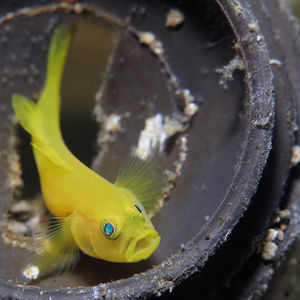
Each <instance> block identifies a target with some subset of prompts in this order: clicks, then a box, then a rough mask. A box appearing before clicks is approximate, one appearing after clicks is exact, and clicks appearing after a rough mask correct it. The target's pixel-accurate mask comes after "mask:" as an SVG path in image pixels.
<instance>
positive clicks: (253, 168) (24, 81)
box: [0, 0, 294, 299]
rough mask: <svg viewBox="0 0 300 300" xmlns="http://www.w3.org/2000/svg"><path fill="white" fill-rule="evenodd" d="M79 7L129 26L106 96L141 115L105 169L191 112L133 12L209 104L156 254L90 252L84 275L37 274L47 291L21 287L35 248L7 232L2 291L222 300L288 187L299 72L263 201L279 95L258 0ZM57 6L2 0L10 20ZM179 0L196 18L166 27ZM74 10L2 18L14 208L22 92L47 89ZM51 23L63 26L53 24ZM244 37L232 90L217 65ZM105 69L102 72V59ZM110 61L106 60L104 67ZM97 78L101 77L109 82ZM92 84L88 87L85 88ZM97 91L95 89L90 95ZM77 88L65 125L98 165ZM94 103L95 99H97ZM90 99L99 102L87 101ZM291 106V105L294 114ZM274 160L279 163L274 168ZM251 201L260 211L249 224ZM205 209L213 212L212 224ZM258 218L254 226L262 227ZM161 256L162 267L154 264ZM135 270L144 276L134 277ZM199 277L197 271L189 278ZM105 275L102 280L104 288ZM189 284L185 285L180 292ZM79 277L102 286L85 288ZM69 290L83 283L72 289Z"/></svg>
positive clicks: (115, 107)
mask: <svg viewBox="0 0 300 300" xmlns="http://www.w3.org/2000/svg"><path fill="white" fill-rule="evenodd" d="M80 3H81V4H86V5H97V7H98V8H99V9H101V10H100V11H101V12H103V11H102V9H104V11H105V12H107V13H111V14H113V15H115V16H117V17H118V18H119V19H120V22H119V21H118V20H117V21H116V23H117V25H116V27H118V28H119V29H115V30H117V31H119V32H120V35H119V40H118V44H117V47H116V49H115V56H114V61H113V62H112V65H111V68H110V70H109V77H108V78H109V80H108V82H107V85H106V86H105V90H104V94H103V107H104V108H105V111H106V113H112V112H116V113H125V112H127V111H130V112H132V115H133V116H134V118H128V119H126V120H125V121H124V123H122V126H123V129H124V132H123V133H122V134H120V136H118V137H117V138H116V140H115V142H114V143H112V144H111V145H110V146H109V152H108V154H107V155H106V156H104V158H103V162H102V164H101V169H99V170H97V171H99V172H101V174H103V175H105V176H107V177H109V178H113V176H114V171H116V170H117V166H118V165H119V164H120V161H121V160H122V158H123V157H124V149H127V150H126V151H128V152H129V151H130V147H132V145H133V144H134V143H136V142H137V139H138V135H139V132H140V130H141V129H143V126H144V120H145V119H146V118H148V117H149V116H152V115H153V114H155V113H158V112H160V113H163V114H168V115H173V114H178V113H180V108H179V107H178V100H177V98H176V96H175V94H174V87H173V86H172V85H171V84H170V82H169V80H168V79H169V78H168V77H167V76H166V75H165V74H164V73H163V72H162V69H163V68H162V65H161V62H160V60H159V58H158V57H157V56H155V55H153V54H151V53H150V52H149V49H148V48H147V47H145V46H142V45H140V43H139V42H138V40H137V39H136V38H135V37H134V36H133V35H132V34H130V33H129V32H128V31H126V28H125V27H124V26H122V24H123V23H122V22H123V21H124V23H125V20H127V21H128V18H129V19H130V25H132V26H133V27H134V28H135V29H137V30H141V31H151V32H153V33H155V35H156V36H157V38H158V39H159V40H161V41H162V43H163V45H164V49H165V59H166V61H167V63H168V65H169V67H170V69H171V70H172V72H173V74H174V75H175V76H176V77H177V78H178V82H179V85H180V87H181V88H188V89H190V91H191V92H192V94H193V95H194V96H195V97H196V98H201V99H202V100H203V102H202V104H201V105H200V107H199V111H198V113H197V115H196V116H195V118H194V120H193V122H192V125H191V127H190V129H188V131H187V132H188V134H189V137H188V141H189V143H188V147H189V152H188V159H187V161H186V163H185V164H184V168H183V174H182V176H181V177H180V179H179V181H178V182H177V186H176V188H175V189H174V190H173V191H172V193H171V197H170V199H169V200H168V201H167V202H166V203H165V205H164V207H163V208H162V210H161V211H160V213H159V214H158V215H157V216H156V217H155V219H154V224H155V226H156V228H157V230H158V232H159V233H160V234H161V236H162V243H161V245H160V247H159V249H158V250H157V251H156V252H155V253H154V255H153V256H152V257H151V259H150V260H148V261H146V262H144V263H138V264H134V265H118V264H111V263H107V262H102V261H97V260H94V259H90V258H84V259H83V260H82V262H81V264H80V265H79V266H78V268H77V269H76V270H75V271H74V272H73V273H68V274H64V275H61V276H53V277H50V278H47V279H44V280H42V281H39V282H37V283H36V284H35V285H37V286H36V287H30V286H26V287H22V286H16V284H17V283H21V282H22V277H21V273H20V268H19V265H20V264H21V263H22V261H23V259H24V257H25V256H26V252H24V250H22V249H18V248H13V247H11V246H7V245H6V244H5V243H4V242H3V241H2V240H1V241H0V253H1V254H0V264H1V266H2V267H1V269H0V270H1V271H0V294H1V295H2V296H3V297H5V296H12V297H16V298H19V299H24V298H26V297H27V298H30V299H42V298H43V297H44V298H45V299H46V298H49V297H50V296H51V297H52V299H67V298H72V299H82V298H83V297H84V298H85V299H93V298H97V297H98V298H99V297H101V294H102V295H104V294H105V296H106V298H107V299H110V298H116V299H126V298H128V297H131V298H141V297H142V298H143V297H150V296H154V295H160V294H162V293H166V292H168V291H171V290H174V293H172V294H171V295H170V297H171V298H172V299H173V297H178V298H179V297H183V299H184V297H186V296H189V299H191V295H195V293H194V292H192V291H194V289H195V287H197V288H198V290H199V294H197V296H196V297H198V296H200V295H202V296H206V297H207V298H206V299H208V297H217V296H218V292H219V291H218V290H216V288H215V286H216V285H217V286H218V287H220V288H221V287H222V286H223V283H224V282H225V283H227V282H228V281H226V280H229V279H230V278H232V277H234V275H235V273H236V272H237V270H240V269H241V266H242V264H243V262H244V261H245V259H246V258H248V257H249V256H250V255H251V254H252V253H253V252H254V251H255V249H256V246H257V244H258V243H259V239H261V238H262V236H263V234H264V232H265V231H266V229H267V226H268V223H269V219H270V218H271V216H272V214H273V212H274V211H275V209H276V207H277V205H278V202H279V199H280V196H281V195H282V193H283V187H284V184H285V180H286V177H287V175H288V171H289V164H288V162H289V159H290V157H289V153H290V152H289V148H290V145H291V144H292V143H293V130H294V129H293V124H294V123H293V122H294V119H293V118H294V117H293V114H294V112H293V109H291V108H293V104H292V102H290V99H291V97H289V96H288V95H287V94H286V93H285V92H283V91H291V88H290V87H289V86H286V85H285V79H286V78H287V76H288V75H287V74H286V72H284V71H281V73H280V72H279V73H278V74H277V73H276V72H275V73H276V74H275V80H274V83H275V96H276V98H279V101H278V102H277V107H276V109H279V110H280V111H282V115H281V114H278V116H277V119H276V126H277V127H275V134H276V137H275V140H274V144H273V145H274V146H275V145H278V146H276V147H281V146H283V147H284V151H283V152H279V154H278V152H277V154H276V148H274V149H275V150H274V151H273V154H272V157H271V159H272V161H271V162H272V165H273V166H275V165H276V168H275V169H274V170H275V174H274V180H275V183H274V184H273V183H272V184H271V185H269V186H272V187H273V186H274V188H273V189H272V191H271V192H270V194H271V195H276V197H275V198H272V197H268V198H264V199H261V198H260V197H259V196H257V197H255V198H253V199H252V197H253V194H254V193H255V191H256V189H257V185H258V182H259V180H260V177H261V175H262V172H263V169H264V166H265V163H266V160H267V157H268V153H269V149H270V148H271V137H272V128H273V121H274V102H273V100H274V98H273V92H274V91H273V82H272V74H271V68H270V64H269V58H270V57H269V56H268V52H267V46H266V44H265V41H266V40H267V41H268V39H266V40H265V39H264V36H263V34H266V33H264V31H263V32H261V31H260V30H261V29H260V27H255V26H254V27H253V24H254V25H255V24H256V21H255V18H254V16H253V14H252V12H251V10H250V7H249V5H248V4H247V1H239V2H231V1H229V0H228V1H225V0H222V1H221V0H220V1H217V2H216V3H213V2H212V1H190V2H185V3H181V2H180V1H178V2H177V1H176V2H174V1H154V2H153V1H151V3H150V1H138V2H136V1H126V3H125V2H124V1H104V0H103V1H80ZM46 4H47V5H48V4H57V2H55V1H22V3H20V2H19V1H5V3H3V4H2V3H1V12H2V14H3V16H4V15H5V13H8V12H14V11H16V10H17V9H19V8H22V7H25V6H26V5H28V6H34V7H38V6H39V5H46ZM175 4H176V6H178V7H179V8H180V9H181V10H182V11H183V12H184V14H185V22H184V24H183V26H182V27H180V29H178V30H170V29H168V28H166V27H165V25H164V21H165V14H166V13H167V11H168V10H169V8H171V7H173V6H174V5H175ZM2 6H3V7H2ZM87 8H88V9H87V10H89V11H90V12H89V13H85V14H87V15H88V14H91V12H94V13H95V14H96V15H97V14H98V15H99V13H98V11H97V10H93V9H92V8H91V7H90V6H89V7H87ZM75 17H78V16H76V15H75V14H73V15H72V14H67V15H66V14H65V13H64V10H63V9H60V10H59V12H55V13H42V14H39V15H36V16H31V17H28V16H24V15H19V16H16V17H14V18H12V20H8V21H7V22H4V23H3V24H2V23H1V20H0V34H1V36H2V37H6V39H5V38H2V39H1V41H0V46H1V47H0V52H1V61H0V67H1V68H0V70H2V69H3V70H4V68H5V67H7V68H8V69H7V71H6V72H7V77H8V80H9V83H7V82H3V81H0V88H1V95H2V97H1V101H2V102H1V107H3V112H2V109H1V118H3V121H2V127H1V132H0V133H1V153H3V155H2V156H1V157H0V159H1V161H0V167H1V168H3V172H1V173H0V174H1V175H0V176H3V178H2V181H0V183H1V191H2V193H1V202H0V205H1V209H2V211H4V210H5V208H6V206H7V205H8V203H9V201H10V198H11V193H12V189H11V188H9V186H8V184H7V177H8V174H9V172H11V171H10V169H11V168H10V167H9V162H10V161H11V159H10V157H9V153H10V152H11V151H12V150H13V149H12V148H11V147H12V146H11V143H10V142H9V139H10V136H11V135H12V134H13V133H12V130H11V129H10V128H11V126H12V125H11V116H12V110H11V107H10V99H11V94H12V93H13V92H16V91H17V92H19V93H22V94H25V95H27V96H30V97H32V96H33V95H34V93H37V92H38V91H39V90H40V89H41V87H42V85H43V78H44V77H43V76H44V75H43V74H44V73H45V66H46V53H47V49H48V43H49V39H50V37H51V32H52V29H53V27H55V26H56V25H57V24H60V23H62V22H66V21H67V22H69V21H70V20H71V19H72V18H75ZM50 21H51V22H50ZM49 22H50V24H53V25H52V26H50V29H47V28H48V27H47V25H48V24H49ZM108 23H109V22H108ZM46 24H47V25H46ZM250 24H252V25H251V26H250ZM8 25H10V28H9V30H8V28H7V26H8ZM25 27H26V28H27V31H28V33H25V34H24V33H23V31H21V30H20V29H19V28H25ZM7 30H8V32H7ZM45 30H46V31H45ZM266 35H267V34H266ZM236 42H237V43H238V46H239V52H240V55H241V57H242V60H243V62H244V63H245V67H246V68H245V71H244V72H240V71H237V72H235V73H234V80H233V81H232V82H229V83H228V87H229V88H228V90H227V91H226V90H225V89H224V88H223V87H222V86H220V85H219V84H218V80H219V78H220V74H217V73H216V72H215V69H216V68H218V67H222V66H224V65H226V64H228V63H229V61H230V60H231V59H232V58H233V57H234V55H235V54H236V50H235V49H234V44H235V43H236ZM4 43H5V46H4ZM95 43H96V42H95ZM91 45H92V44H91ZM80 51H83V52H84V51H85V50H84V49H81V50H80ZM26 53H29V55H28V56H29V57H27V58H26V57H24V59H23V58H22V59H14V57H12V56H11V54H15V56H16V58H19V54H20V55H23V54H26ZM82 57H83V58H82ZM82 57H81V58H80V59H82V63H87V60H86V59H84V55H83V56H82ZM32 60H34V61H35V64H36V65H37V69H38V70H39V76H37V75H36V77H35V78H34V82H33V83H31V84H29V83H28V78H29V77H31V76H35V75H34V74H31V73H30V72H31V71H30V70H31V69H30V68H29V66H30V64H32ZM22 68H25V69H28V70H29V71H28V72H29V74H28V72H25V74H23V73H24V72H23V73H22V72H21V75H18V73H19V72H16V70H19V69H22ZM99 68H100V69H101V67H100V63H99ZM103 69H105V63H104V67H103V66H102V71H103ZM79 70H80V69H79ZM87 71H88V70H85V72H87ZM73 72H74V73H76V70H72V71H70V73H73ZM22 74H23V75H22ZM67 76H71V78H72V79H73V77H72V74H71V75H68V73H67V72H66V74H65V78H64V80H65V82H68V78H67ZM86 76H88V75H86ZM70 80H71V79H69V82H70ZM76 80H77V81H76ZM98 80H99V85H100V82H101V78H100V77H99V79H98ZM30 82H32V81H30ZM72 82H73V84H74V86H80V84H81V79H80V77H78V78H77V79H76V78H75V79H74V81H72ZM96 85H97V82H95V81H94V83H93V84H92V87H91V89H94V90H96ZM83 88H86V86H85V85H83ZM80 93H82V94H80ZM89 93H90V94H91V91H89ZM76 94H79V95H84V91H81V92H80V89H79V90H78V93H76ZM68 95H69V96H68ZM70 95H72V86H71V87H70V90H69V91H68V89H67V88H66V90H65V98H66V102H65V103H66V104H65V106H63V115H62V116H63V120H64V119H65V120H67V122H66V121H63V122H65V123H63V124H62V125H63V131H64V132H65V133H64V136H65V138H66V140H68V141H69V142H68V143H69V146H70V148H71V150H72V151H73V152H74V153H75V154H76V155H77V156H82V159H83V160H84V159H86V162H87V163H90V162H91V157H92V156H93V155H94V154H95V148H93V147H90V146H89V147H90V148H89V149H90V150H88V151H87V152H86V151H82V150H83V148H84V147H82V148H81V147H78V143H76V140H78V136H77V135H73V134H72V132H78V128H82V127H84V126H79V127H78V124H87V126H86V128H87V129H86V130H87V131H86V133H87V132H88V133H89V134H90V132H91V131H90V130H92V132H94V133H93V134H90V136H88V134H86V133H84V131H83V133H81V135H80V141H81V142H80V144H81V145H85V144H88V143H90V144H92V145H95V143H96V129H97V124H96V123H95V121H93V119H92V113H91V110H92V106H93V105H92V100H89V101H88V102H85V101H83V100H82V102H81V100H80V99H79V98H80V97H78V99H77V100H76V103H77V104H76V107H78V110H77V112H76V111H75V112H74V111H73V113H72V114H71V113H70V114H68V107H69V108H73V107H74V105H71V104H70V102H69V104H68V100H67V99H68V97H70ZM285 96H286V97H285ZM89 99H92V96H91V95H90V96H89ZM87 103H88V104H87ZM63 105H64V104H63ZM87 106H88V107H89V109H86V107H87ZM281 108H283V110H281ZM80 110H82V111H83V113H84V117H83V116H81V114H78V111H80ZM289 112H292V113H291V115H289V116H288V117H287V113H289ZM78 118H80V119H78ZM90 120H92V121H90ZM85 122H87V123H85ZM73 123H75V124H77V127H76V125H75V127H73V125H72V124H73ZM100 130H101V128H100ZM286 131H288V132H289V133H290V134H289V135H287V136H285V135H284V133H285V132H286ZM84 137H86V138H87V140H86V141H84V140H83V138H84ZM80 144H79V146H80ZM8 145H10V148H8ZM76 145H77V146H76ZM100 147H101V145H100ZM96 149H97V148H96ZM100 150H101V149H100ZM177 151H178V149H177V147H176V145H175V146H174V147H173V148H172V147H171V148H170V151H169V152H168V155H165V156H164V157H162V158H161V159H162V161H163V164H164V166H166V167H170V166H171V165H172V163H173V162H174V159H175V157H176V153H177ZM278 155H279V157H278ZM28 157H29V156H28ZM28 159H29V158H28ZM31 159H32V158H31ZM25 160H26V161H27V159H25ZM270 168H271V170H273V169H272V166H271V167H270ZM266 172H268V171H266ZM271 173H273V171H271ZM28 174H33V173H30V172H29V173H28ZM265 174H267V173H264V175H265ZM28 176H29V177H31V175H28ZM32 176H36V174H35V175H34V174H33V175H32ZM0 179H1V178H0ZM24 181H25V182H26V180H24ZM27 184H30V181H27ZM34 191H35V192H38V185H36V187H35V188H33V192H34ZM23 196H24V195H23ZM251 199H252V200H251ZM249 205H250V206H249ZM248 207H249V209H248ZM247 209H248V210H249V211H248V212H247V213H246V214H245V216H244V218H243V219H242V221H241V223H240V224H238V223H239V221H240V218H241V217H242V216H243V214H244V212H245V211H246V210H247ZM205 216H209V221H208V222H207V220H206V218H205ZM253 218H255V223H256V226H255V227H251V224H252V222H253ZM249 229H250V230H249ZM241 237H243V239H241ZM224 242H225V244H224ZM182 244H184V248H183V249H181V245H182ZM223 244H224V245H223ZM241 244H242V246H243V247H242V248H241ZM222 245H223V247H221V246H222ZM220 247H221V248H220ZM8 258H9V259H8ZM153 264H155V265H157V266H156V267H152V265H153ZM203 268H204V269H203ZM202 269H203V270H202ZM201 270H202V271H201ZM199 271H201V272H199ZM140 272H143V273H140ZM197 272H199V273H197ZM135 273H137V274H136V275H134V274H135ZM193 273H197V274H195V275H193V276H192V277H191V278H190V279H188V278H189V277H190V276H191V275H192V274H193ZM124 278H127V279H124ZM111 280H112V281H111ZM199 280H200V281H199ZM108 281H110V282H108ZM106 282H108V283H106ZM199 282H201V287H202V288H201V289H200V285H199ZM98 283H101V284H100V285H97V284H98ZM180 283H182V286H181V287H179V288H175V286H176V285H179V284H180ZM80 285H92V286H90V287H82V288H78V287H77V286H80ZM38 286H41V287H38ZM68 286H72V287H73V288H71V289H66V287H68ZM46 287H51V288H52V289H47V288H46ZM54 288H58V289H54ZM212 290H213V292H212ZM198 298H199V297H198Z"/></svg>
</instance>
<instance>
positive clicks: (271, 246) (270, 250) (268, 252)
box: [261, 242, 278, 260]
mask: <svg viewBox="0 0 300 300" xmlns="http://www.w3.org/2000/svg"><path fill="white" fill-rule="evenodd" d="M277 249H278V246H277V245H276V244H275V243H273V242H266V243H265V245H264V247H263V249H262V253H261V256H262V258H263V259H264V260H272V259H274V258H275V256H276V252H277Z"/></svg>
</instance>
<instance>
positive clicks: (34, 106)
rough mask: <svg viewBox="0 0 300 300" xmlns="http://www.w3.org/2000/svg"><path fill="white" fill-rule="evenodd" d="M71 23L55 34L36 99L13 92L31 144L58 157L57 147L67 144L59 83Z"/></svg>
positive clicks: (17, 114) (16, 110)
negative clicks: (64, 139) (61, 122)
mask: <svg viewBox="0 0 300 300" xmlns="http://www.w3.org/2000/svg"><path fill="white" fill-rule="evenodd" d="M71 36H72V34H71V27H66V26H61V27H59V28H58V29H56V31H55V32H54V34H53V37H52V40H51V45H50V50H49V53H48V66H47V76H46V85H45V88H44V90H43V92H42V94H41V96H40V98H39V100H38V102H37V103H36V102H34V101H32V100H30V99H28V98H26V97H25V96H22V95H19V94H14V95H13V98H12V106H13V109H14V111H15V114H16V116H17V118H18V120H19V121H20V123H21V125H22V127H23V128H24V129H25V130H26V131H27V132H28V133H30V134H31V136H32V144H33V146H35V148H37V149H38V150H40V151H41V152H43V153H44V154H46V155H47V156H48V157H49V158H51V159H52V160H54V161H56V162H57V160H58V157H57V155H55V151H51V148H52V149H56V151H57V150H59V148H62V147H65V144H64V142H63V139H62V135H61V130H60V86H61V79H62V75H63V70H64V65H65V60H66V56H67V52H68V49H69V45H70V42H71Z"/></svg>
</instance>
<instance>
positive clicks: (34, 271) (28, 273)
mask: <svg viewBox="0 0 300 300" xmlns="http://www.w3.org/2000/svg"><path fill="white" fill-rule="evenodd" d="M39 273H40V270H39V268H38V267H37V266H28V267H26V268H25V269H24V270H23V275H24V276H25V277H26V278H27V279H37V278H38V276H39Z"/></svg>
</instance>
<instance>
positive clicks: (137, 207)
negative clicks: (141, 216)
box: [134, 204, 142, 213]
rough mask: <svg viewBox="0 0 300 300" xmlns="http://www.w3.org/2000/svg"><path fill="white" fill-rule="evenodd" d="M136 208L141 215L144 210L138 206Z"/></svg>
mask: <svg viewBox="0 0 300 300" xmlns="http://www.w3.org/2000/svg"><path fill="white" fill-rule="evenodd" d="M134 206H135V208H136V209H137V210H138V211H139V212H140V213H142V210H141V209H140V208H139V207H138V206H137V205H136V204H135V205H134Z"/></svg>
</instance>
